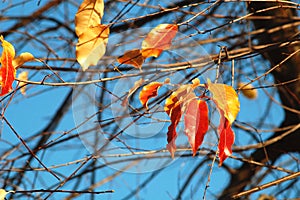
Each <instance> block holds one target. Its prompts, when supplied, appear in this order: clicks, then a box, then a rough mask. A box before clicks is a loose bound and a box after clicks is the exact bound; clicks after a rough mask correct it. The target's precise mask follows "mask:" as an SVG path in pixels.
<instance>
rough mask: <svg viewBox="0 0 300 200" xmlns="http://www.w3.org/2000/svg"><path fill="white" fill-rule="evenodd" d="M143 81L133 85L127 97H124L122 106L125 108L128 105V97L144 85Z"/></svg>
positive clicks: (140, 80)
mask: <svg viewBox="0 0 300 200" xmlns="http://www.w3.org/2000/svg"><path fill="white" fill-rule="evenodd" d="M144 82H145V80H144V79H143V78H141V79H139V80H137V81H136V82H135V83H134V86H133V87H132V88H130V90H129V91H128V94H127V96H126V97H125V99H124V100H123V102H122V106H126V105H127V103H128V99H129V97H130V96H131V95H132V94H133V93H134V92H135V91H136V90H137V89H139V87H141V86H142V85H143V84H144Z"/></svg>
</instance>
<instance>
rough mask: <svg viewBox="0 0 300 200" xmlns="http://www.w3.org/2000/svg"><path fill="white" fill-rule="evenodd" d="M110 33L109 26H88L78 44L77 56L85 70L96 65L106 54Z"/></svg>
mask: <svg viewBox="0 0 300 200" xmlns="http://www.w3.org/2000/svg"><path fill="white" fill-rule="evenodd" d="M108 35H109V27H108V26H106V25H101V24H99V25H97V26H93V27H89V28H87V30H86V31H85V32H84V33H82V34H81V35H80V37H79V40H78V43H77V45H76V58H77V61H78V62H79V64H80V65H81V67H82V70H83V71H84V70H86V69H88V67H89V66H91V65H96V64H97V63H98V61H99V59H100V58H101V57H102V56H103V55H104V54H105V51H106V45H107V42H108Z"/></svg>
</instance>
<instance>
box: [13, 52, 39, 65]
mask: <svg viewBox="0 0 300 200" xmlns="http://www.w3.org/2000/svg"><path fill="white" fill-rule="evenodd" d="M32 60H34V56H33V55H32V54H31V53H28V52H24V53H21V54H20V55H19V56H18V57H16V58H15V59H13V61H12V65H13V66H14V68H16V69H17V68H19V67H20V66H22V65H23V64H24V63H25V62H29V61H32Z"/></svg>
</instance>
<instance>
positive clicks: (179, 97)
mask: <svg viewBox="0 0 300 200" xmlns="http://www.w3.org/2000/svg"><path fill="white" fill-rule="evenodd" d="M166 84H168V83H167V82H166V81H165V82H151V83H149V84H147V85H145V86H144V87H143V89H142V91H141V92H140V94H139V99H140V102H141V104H142V105H143V106H144V107H145V108H146V109H149V108H148V101H149V99H151V98H154V97H156V96H157V93H158V90H159V88H160V87H161V86H163V85H166ZM197 87H204V88H205V89H207V90H209V91H210V93H211V95H212V96H211V97H209V96H206V95H204V94H203V95H201V96H196V94H195V93H194V90H195V88H197ZM209 99H211V100H213V102H214V103H215V104H216V106H217V108H218V110H219V113H220V123H219V128H218V131H219V145H218V149H219V158H220V161H219V165H220V166H221V165H222V163H223V162H224V160H225V159H226V158H227V157H228V156H230V155H231V153H232V150H231V147H232V145H233V143H234V133H233V130H232V129H231V124H232V123H233V121H234V120H235V118H236V116H237V114H238V112H239V110H240V103H239V100H238V96H237V93H236V92H235V90H234V89H233V88H232V87H231V86H229V85H225V84H220V83H211V81H210V80H209V79H208V82H207V83H206V84H200V82H199V80H198V79H195V80H193V83H192V84H185V85H181V86H179V87H178V88H177V89H176V90H175V91H174V92H173V93H172V94H171V95H170V96H169V97H168V98H167V99H166V102H165V106H164V110H165V112H166V113H167V114H168V115H169V117H170V119H171V124H170V125H169V127H168V133H167V141H168V144H167V149H168V150H169V152H170V154H171V156H172V157H174V155H175V151H176V144H175V140H176V137H177V132H176V127H177V125H178V124H179V122H180V120H181V117H182V116H183V115H184V127H185V129H184V132H185V135H186V136H187V137H188V141H189V143H190V145H191V147H192V151H193V155H194V156H195V155H196V153H197V151H198V148H199V147H200V145H201V144H202V142H203V139H204V136H205V134H206V133H207V131H208V127H209V117H208V116H209V110H208V106H207V103H206V100H209Z"/></svg>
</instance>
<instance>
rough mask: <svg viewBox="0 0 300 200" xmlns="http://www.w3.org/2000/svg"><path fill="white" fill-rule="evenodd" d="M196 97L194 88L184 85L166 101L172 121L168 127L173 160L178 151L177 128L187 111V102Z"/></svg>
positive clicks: (169, 146) (166, 108)
mask: <svg viewBox="0 0 300 200" xmlns="http://www.w3.org/2000/svg"><path fill="white" fill-rule="evenodd" d="M195 97H196V96H195V94H194V93H193V88H192V86H191V85H182V86H180V87H179V88H178V89H177V90H176V91H174V92H173V93H172V94H171V95H170V97H169V98H167V100H166V103H165V106H164V109H165V112H166V113H167V114H168V115H169V117H170V119H171V124H170V125H169V127H168V133H167V141H168V144H167V149H168V151H169V152H170V154H171V156H172V158H174V154H175V151H176V144H175V140H176V138H177V132H176V127H177V125H178V123H179V122H180V118H181V116H182V113H184V111H185V109H186V102H188V101H189V100H190V99H193V98H195Z"/></svg>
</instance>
